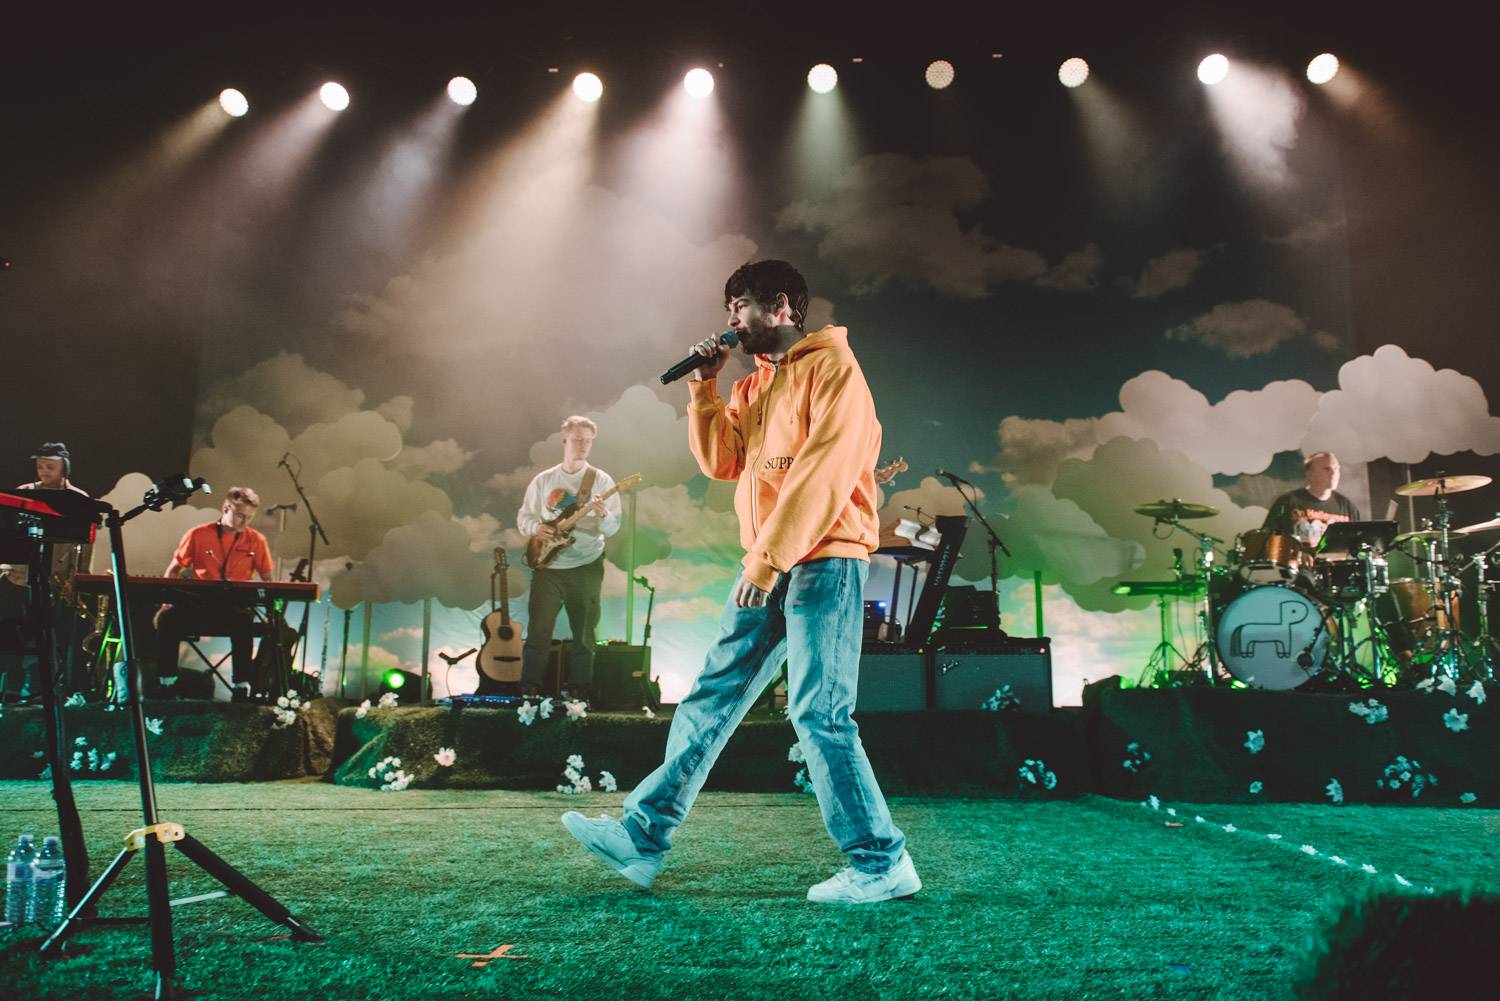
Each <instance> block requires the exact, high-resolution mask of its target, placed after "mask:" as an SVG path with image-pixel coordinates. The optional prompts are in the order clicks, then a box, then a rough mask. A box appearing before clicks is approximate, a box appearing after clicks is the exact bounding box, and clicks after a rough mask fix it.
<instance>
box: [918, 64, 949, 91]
mask: <svg viewBox="0 0 1500 1001" xmlns="http://www.w3.org/2000/svg"><path fill="white" fill-rule="evenodd" d="M923 75H924V76H925V77H926V79H927V86H929V87H931V88H932V89H933V90H942V89H943V88H944V87H947V86H948V85H949V84H951V83H952V82H953V76H954V73H953V64H952V63H950V62H949V61H948V60H946V59H938V60H935V61H933V62H930V63H928V64H927V72H926V73H925V74H923Z"/></svg>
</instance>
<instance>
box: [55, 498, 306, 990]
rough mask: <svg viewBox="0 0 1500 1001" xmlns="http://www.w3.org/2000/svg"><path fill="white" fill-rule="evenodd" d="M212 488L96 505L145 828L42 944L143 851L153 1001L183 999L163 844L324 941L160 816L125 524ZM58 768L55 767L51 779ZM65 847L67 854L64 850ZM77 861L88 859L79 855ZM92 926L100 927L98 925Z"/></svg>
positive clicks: (78, 920) (63, 933)
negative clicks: (129, 505)
mask: <svg viewBox="0 0 1500 1001" xmlns="http://www.w3.org/2000/svg"><path fill="white" fill-rule="evenodd" d="M200 489H201V490H204V491H205V492H206V491H207V489H208V485H207V484H206V483H204V482H203V480H201V479H198V480H190V479H188V478H187V476H185V475H179V476H172V477H168V478H166V479H165V480H163V481H162V482H161V483H158V484H156V485H155V486H153V487H152V488H151V489H150V490H148V491H147V492H146V495H145V497H144V499H143V500H142V502H141V504H140V505H139V506H137V507H135V508H134V509H132V510H130V511H128V512H127V513H125V514H123V515H122V514H120V512H119V511H117V510H115V508H114V507H113V506H111V505H110V504H108V503H106V502H96V503H97V504H98V510H99V513H100V514H102V515H103V516H104V519H105V524H106V525H107V526H108V528H109V541H110V562H111V566H112V569H113V573H114V586H115V592H114V598H115V616H116V621H117V623H118V625H119V629H120V649H121V655H122V662H121V664H120V665H119V666H120V668H122V669H123V670H122V672H121V673H123V674H124V677H125V691H124V692H123V693H120V694H123V696H124V699H125V702H126V707H127V708H128V709H129V711H130V722H131V729H132V731H133V733H134V737H135V759H136V771H137V774H138V777H139V782H140V791H141V813H142V821H143V823H142V826H141V827H139V828H137V829H135V830H133V831H131V832H130V834H129V835H128V836H127V837H126V839H125V848H124V849H123V850H122V851H121V852H120V854H119V855H117V856H115V859H114V861H113V862H111V863H110V864H109V867H108V868H106V869H105V870H104V872H103V873H102V874H101V875H100V876H99V878H98V880H96V881H95V882H94V885H93V886H92V887H90V888H89V891H88V892H87V893H86V894H84V896H83V898H82V899H81V900H79V901H78V903H77V904H75V905H74V906H73V907H72V909H71V910H70V911H69V912H68V916H67V917H66V918H64V919H63V922H62V924H60V925H58V926H57V928H56V929H55V930H54V931H53V932H52V934H51V935H50V936H48V937H47V940H46V941H45V942H43V943H42V945H41V948H40V950H39V951H40V952H41V953H42V954H43V955H50V956H57V955H59V954H60V951H61V949H62V945H63V943H64V942H65V941H66V940H67V939H68V937H69V936H71V935H72V934H73V933H74V932H76V931H78V930H79V929H80V928H82V926H83V925H84V923H85V922H89V921H91V920H94V919H92V915H93V913H94V910H95V907H96V905H97V904H98V902H99V899H100V898H101V897H102V896H103V895H104V893H105V891H107V890H108V889H109V888H110V886H111V885H112V884H113V883H114V881H115V879H116V877H118V876H119V875H120V873H121V872H122V871H124V868H125V866H126V864H127V863H129V861H130V859H131V858H132V857H133V856H134V855H135V854H136V853H138V852H141V851H144V852H145V857H146V899H147V901H148V904H149V910H148V913H149V917H148V919H147V921H148V922H149V924H150V925H151V966H152V968H153V969H154V970H155V971H156V990H155V997H156V998H157V999H159V1001H163V999H165V1001H171V999H175V998H178V997H180V996H182V995H181V993H180V991H179V987H178V985H177V957H176V953H175V945H174V943H173V939H172V900H171V898H170V896H169V889H168V885H167V858H166V845H168V844H175V845H176V846H177V849H178V850H179V851H180V852H182V854H184V855H186V856H187V857H188V859H189V860H191V861H192V862H193V863H194V864H196V865H197V866H198V867H199V868H200V869H202V870H203V871H204V872H206V873H208V874H209V875H210V876H212V877H214V878H215V879H217V880H218V881H219V882H220V883H222V884H224V887H225V889H226V890H227V891H228V892H229V893H231V894H234V895H236V896H239V897H243V898H244V899H245V901H246V902H247V903H249V904H250V905H251V906H253V907H254V908H255V909H256V910H258V911H260V912H261V913H262V914H264V915H265V916H266V917H268V918H270V919H271V920H272V921H275V922H277V923H278V924H282V925H285V926H286V927H287V928H289V929H290V930H291V933H292V938H293V939H295V940H297V941H299V942H321V941H323V937H322V936H321V935H319V934H318V933H317V932H315V931H313V930H312V929H311V928H309V927H308V926H307V925H305V924H303V923H302V922H301V921H300V920H299V919H298V918H297V917H295V916H294V915H293V914H292V913H291V912H290V911H288V910H287V909H286V908H285V907H284V906H282V904H281V903H280V902H279V901H277V900H276V899H275V898H274V897H272V896H271V895H270V894H268V893H266V892H265V891H264V890H262V889H261V888H260V887H259V886H257V885H256V884H255V883H253V882H251V881H250V880H249V879H248V878H247V877H246V876H245V875H244V874H242V873H241V872H240V871H239V870H237V869H235V868H234V867H233V866H231V865H230V864H229V863H228V862H225V861H224V860H223V859H222V858H220V857H219V856H218V855H216V854H214V852H213V851H211V850H210V849H209V848H208V846H207V845H205V844H203V843H202V842H200V841H198V840H197V839H196V838H193V837H192V836H191V835H189V834H188V833H187V832H186V831H184V830H183V828H182V825H181V824H175V823H171V822H164V821H162V820H161V819H160V818H159V816H158V813H157V807H156V787H155V785H154V783H153V781H152V777H151V758H150V754H149V752H148V751H147V748H146V716H145V708H144V706H143V705H142V704H141V677H140V665H139V663H138V661H137V660H136V656H135V642H134V635H133V631H134V624H133V623H132V622H131V618H130V604H129V600H128V591H127V590H126V581H127V572H126V569H125V536H124V525H125V523H126V522H127V521H129V520H130V519H132V518H134V517H136V516H137V515H140V514H143V513H144V512H146V511H148V510H149V511H160V510H161V509H162V508H163V507H165V506H166V505H167V503H168V502H170V503H171V504H172V505H173V506H174V507H175V506H177V505H180V504H182V503H183V502H184V501H186V500H187V499H188V498H189V497H191V496H192V495H193V494H194V493H196V492H197V491H198V490H200ZM56 775H57V771H56V770H54V776H56ZM65 850H66V849H65ZM78 857H79V858H86V856H84V855H82V854H81V853H80V854H79V855H78ZM95 923H102V922H97V921H95Z"/></svg>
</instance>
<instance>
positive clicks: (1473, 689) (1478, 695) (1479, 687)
mask: <svg viewBox="0 0 1500 1001" xmlns="http://www.w3.org/2000/svg"><path fill="white" fill-rule="evenodd" d="M1468 696H1469V698H1471V699H1473V700H1474V701H1475V702H1476V703H1478V704H1479V705H1484V700H1485V697H1486V696H1485V691H1484V683H1483V682H1481V681H1476V682H1474V684H1473V685H1471V686H1469V691H1468Z"/></svg>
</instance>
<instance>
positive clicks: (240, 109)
mask: <svg viewBox="0 0 1500 1001" xmlns="http://www.w3.org/2000/svg"><path fill="white" fill-rule="evenodd" d="M219 107H221V108H223V109H224V114H226V115H228V116H229V117H230V118H244V117H245V115H246V114H247V113H248V112H249V111H250V102H249V101H248V100H246V99H245V95H244V94H241V93H240V92H239V91H237V90H235V89H234V88H233V87H227V88H225V89H224V90H221V91H219Z"/></svg>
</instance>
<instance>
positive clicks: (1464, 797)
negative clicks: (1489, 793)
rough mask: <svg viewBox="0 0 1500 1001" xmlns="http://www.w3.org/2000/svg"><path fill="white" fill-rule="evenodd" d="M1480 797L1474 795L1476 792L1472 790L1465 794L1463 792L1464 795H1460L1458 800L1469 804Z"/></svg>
mask: <svg viewBox="0 0 1500 1001" xmlns="http://www.w3.org/2000/svg"><path fill="white" fill-rule="evenodd" d="M1478 798H1479V797H1478V796H1476V795H1474V794H1473V793H1471V792H1466V793H1464V794H1463V795H1462V796H1460V797H1458V801H1459V802H1460V803H1465V804H1467V803H1472V802H1474V801H1475V800H1477V799H1478Z"/></svg>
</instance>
